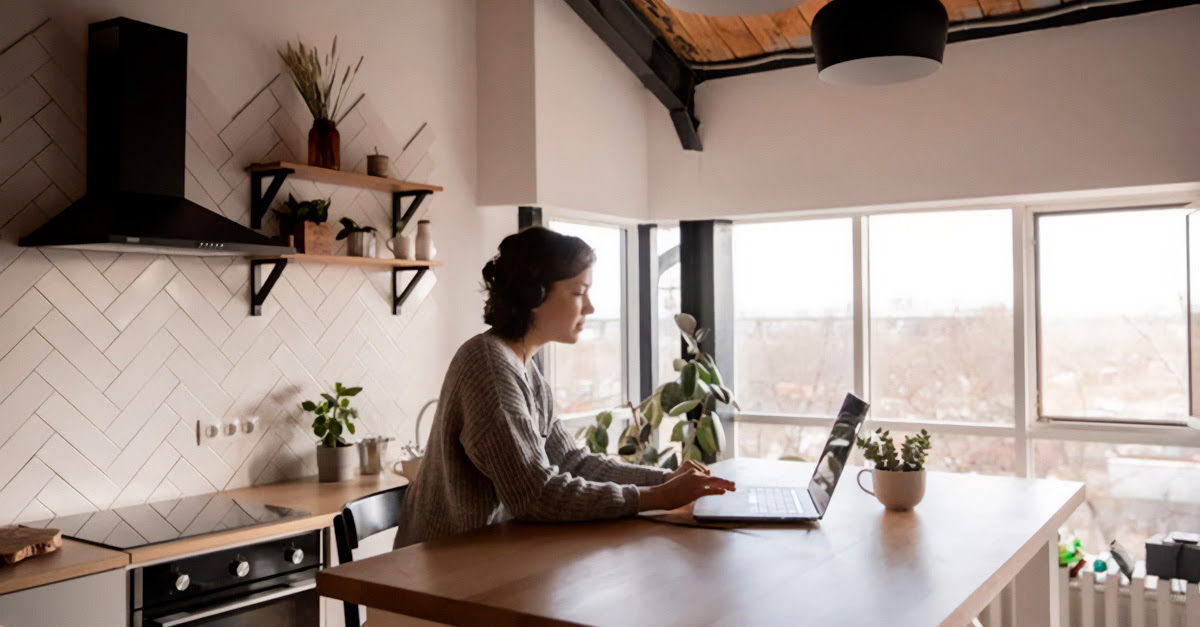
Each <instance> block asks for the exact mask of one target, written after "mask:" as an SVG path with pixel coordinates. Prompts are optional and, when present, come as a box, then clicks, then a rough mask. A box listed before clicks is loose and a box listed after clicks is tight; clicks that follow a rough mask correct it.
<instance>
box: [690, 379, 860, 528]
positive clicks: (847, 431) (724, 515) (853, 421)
mask: <svg viewBox="0 0 1200 627" xmlns="http://www.w3.org/2000/svg"><path fill="white" fill-rule="evenodd" d="M868 407H870V405H868V404H867V402H866V401H864V400H862V399H860V398H858V397H857V396H855V395H853V394H847V395H846V400H845V401H843V402H842V410H841V411H840V412H838V415H837V420H835V421H834V423H833V429H832V430H831V431H830V433H829V439H828V440H826V441H825V450H823V451H822V452H821V458H820V459H819V460H817V467H816V468H815V469H814V470H813V474H812V479H810V480H809V482H808V485H807V486H787V485H773V486H742V485H739V486H738V489H737V490H736V491H734V492H726V493H725V494H721V495H717V496H705V497H702V498H700V499H699V500H697V501H696V506H695V509H694V510H693V511H692V515H693V516H695V518H696V519H697V520H713V521H757V522H762V521H794V520H820V519H821V518H822V517H823V516H825V510H826V509H827V508H828V507H829V499H831V498H833V489H834V488H836V487H837V482H838V477H841V476H842V469H843V468H845V467H846V460H847V459H848V458H849V457H850V451H851V450H852V449H853V448H854V440H855V438H856V437H858V432H859V430H860V429H861V428H862V424H863V420H864V419H865V418H866V416H867V408H868Z"/></svg>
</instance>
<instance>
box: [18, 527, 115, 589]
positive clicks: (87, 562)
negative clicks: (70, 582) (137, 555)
mask: <svg viewBox="0 0 1200 627" xmlns="http://www.w3.org/2000/svg"><path fill="white" fill-rule="evenodd" d="M128 563H129V554H128V553H125V552H123V551H114V550H112V549H105V548H102V547H98V546H95V545H93V544H88V543H86V542H76V541H75V540H71V539H68V538H63V545H62V547H61V548H59V549H58V550H57V551H55V552H53V553H48V554H46V555H38V556H36V557H30V558H26V559H24V560H22V561H20V562H17V563H16V564H3V563H0V594H7V593H9V592H16V591H18V590H24V589H26V588H34V587H37V586H41V585H45V584H48V583H54V582H56V581H63V580H66V579H74V578H75V577H82V576H84V575H92V574H95V573H99V572H103V571H106V570H112V569H114V568H122V567H124V566H125V565H126V564H128Z"/></svg>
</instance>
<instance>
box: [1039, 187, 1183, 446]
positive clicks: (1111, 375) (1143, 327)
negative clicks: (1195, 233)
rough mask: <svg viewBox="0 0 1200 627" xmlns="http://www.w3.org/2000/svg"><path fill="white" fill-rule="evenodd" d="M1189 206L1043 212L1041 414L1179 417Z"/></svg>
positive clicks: (1148, 418) (1142, 418) (1138, 419)
mask: <svg viewBox="0 0 1200 627" xmlns="http://www.w3.org/2000/svg"><path fill="white" fill-rule="evenodd" d="M1186 215H1187V210H1185V209H1139V210H1126V211H1104V212H1093V213H1069V214H1046V215H1040V216H1038V218H1037V241H1038V247H1037V251H1038V259H1037V263H1038V315H1039V318H1038V322H1039V325H1040V333H1039V336H1038V337H1039V348H1040V357H1041V363H1040V366H1041V367H1040V370H1039V377H1040V386H1041V390H1042V399H1041V401H1042V403H1041V414H1042V416H1045V417H1048V418H1063V419H1090V420H1097V419H1099V420H1117V421H1133V422H1147V421H1149V422H1160V423H1161V422H1166V423H1176V424H1179V423H1182V422H1183V419H1184V417H1185V416H1187V414H1188V386H1187V373H1188V357H1187V239H1186V237H1185V228H1186V226H1185V221H1186Z"/></svg>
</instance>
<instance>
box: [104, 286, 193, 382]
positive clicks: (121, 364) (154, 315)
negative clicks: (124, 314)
mask: <svg viewBox="0 0 1200 627" xmlns="http://www.w3.org/2000/svg"><path fill="white" fill-rule="evenodd" d="M178 310H179V305H176V304H175V301H174V299H172V298H171V297H170V296H169V295H168V294H167V293H166V292H161V293H159V294H158V295H157V296H155V297H154V298H152V299H151V300H150V304H149V305H147V306H146V308H145V309H143V310H142V311H141V312H140V313H138V314H137V317H136V318H134V319H133V322H130V323H129V325H128V326H126V327H125V329H124V330H123V331H121V334H120V335H118V336H117V339H115V340H113V343H112V344H109V346H108V348H107V349H105V351H104V354H105V356H107V357H108V358H109V360H111V361H112V362H113V363H114V364H116V366H117V367H118V368H123V369H125V371H126V372H128V370H129V364H130V362H132V361H133V360H134V359H135V358H136V357H138V355H139V354H141V353H143V352H145V351H146V350H148V349H154V348H156V347H159V346H161V344H162V342H160V341H159V340H165V341H166V342H167V343H169V344H171V351H173V350H174V347H175V340H174V338H172V337H171V336H170V334H168V333H166V331H163V330H162V328H163V325H165V324H166V323H167V320H169V319H170V318H171V316H172V315H174V314H175V312H176V311H178ZM160 333H161V337H157V336H158V335H159V334H160ZM152 338H153V340H152ZM167 354H170V351H168V353H167ZM162 360H163V361H165V360H166V356H165V355H164V356H163V358H162ZM161 365H162V363H161V361H160V362H159V363H157V364H156V365H153V366H145V367H147V368H151V369H154V368H158V367H159V366H161ZM126 372H122V373H121V377H120V378H125V375H126ZM129 374H130V375H131V376H132V377H133V378H134V379H139V378H140V379H141V380H145V377H146V376H148V375H149V374H150V372H149V371H146V370H142V371H139V372H135V373H129ZM120 378H119V379H120ZM119 379H118V380H119ZM126 398H127V397H126ZM114 402H117V403H120V401H117V400H114Z"/></svg>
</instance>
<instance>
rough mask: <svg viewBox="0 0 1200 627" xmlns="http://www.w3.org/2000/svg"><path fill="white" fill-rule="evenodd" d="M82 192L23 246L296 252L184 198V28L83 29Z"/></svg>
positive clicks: (132, 24)
mask: <svg viewBox="0 0 1200 627" xmlns="http://www.w3.org/2000/svg"><path fill="white" fill-rule="evenodd" d="M87 87H88V94H87V103H88V104H87V118H88V119H87V193H86V194H85V195H84V197H83V198H81V199H80V200H79V201H77V202H75V203H74V204H72V205H71V206H69V207H67V208H66V209H64V210H63V211H62V213H60V214H58V215H57V216H55V217H54V218H52V219H51V220H50V221H49V222H47V223H46V224H44V225H42V226H41V227H40V228H38V229H37V230H36V231H34V232H33V233H31V234H29V235H28V236H26V237H24V238H21V241H20V245H21V246H58V247H64V248H77V249H83V250H102V251H111V252H138V253H153V254H160V255H281V254H291V253H294V252H296V251H295V249H293V248H291V247H289V246H280V245H278V244H276V243H274V242H273V241H272V240H271V239H270V238H268V237H266V236H265V235H262V234H260V233H258V232H256V231H254V230H252V229H250V228H247V227H245V226H243V225H241V224H238V223H237V222H234V221H233V220H230V219H228V218H226V217H224V216H221V215H218V214H216V213H214V212H212V211H209V210H208V209H205V208H204V207H201V206H200V205H198V204H196V203H194V202H192V201H190V200H187V199H186V198H184V197H183V186H184V145H185V135H186V132H187V35H186V34H184V33H180V32H176V31H172V30H168V29H165V28H160V27H157V26H152V25H150V24H145V23H142V22H137V21H134V20H130V19H127V18H117V19H113V20H108V21H104V22H97V23H95V24H92V25H91V26H90V27H89V29H88V85H87Z"/></svg>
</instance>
